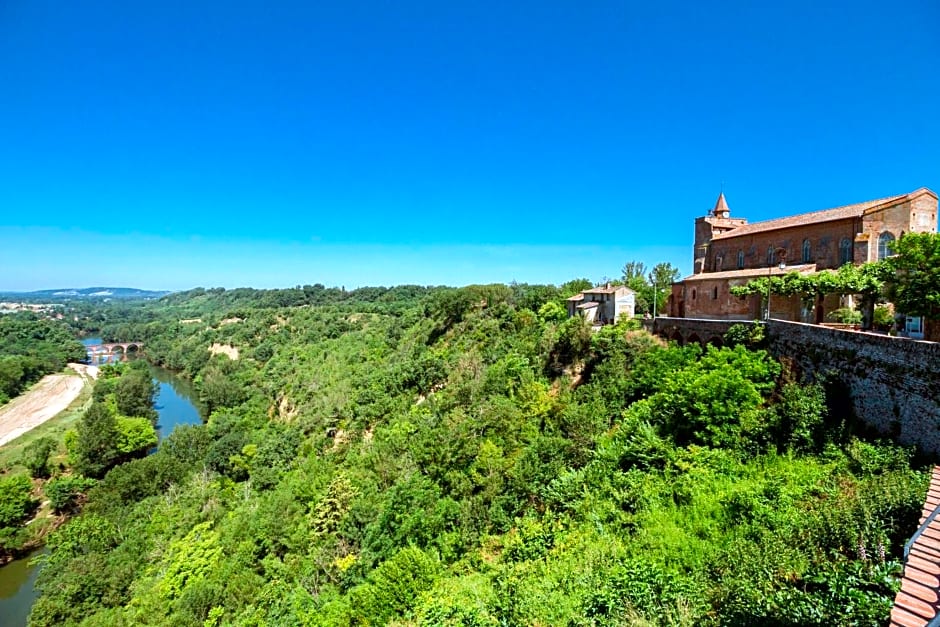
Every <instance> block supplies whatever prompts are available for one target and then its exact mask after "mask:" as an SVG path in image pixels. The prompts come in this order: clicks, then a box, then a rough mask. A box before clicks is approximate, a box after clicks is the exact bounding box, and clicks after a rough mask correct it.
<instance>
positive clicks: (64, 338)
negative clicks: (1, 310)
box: [0, 313, 85, 405]
mask: <svg viewBox="0 0 940 627" xmlns="http://www.w3.org/2000/svg"><path fill="white" fill-rule="evenodd" d="M83 359H85V348H84V347H83V346H82V344H81V342H78V341H76V340H75V338H73V337H72V336H71V335H69V332H68V329H67V327H66V326H65V325H63V324H61V323H58V322H55V321H52V320H43V319H41V318H39V317H38V316H36V315H35V314H32V313H18V314H8V315H2V316H0V405H2V404H4V403H6V402H7V401H8V400H10V399H11V398H13V397H14V396H16V395H18V394H20V393H21V392H23V390H25V389H26V387H27V386H29V384H31V383H34V382H35V381H38V380H39V379H40V378H41V377H42V376H43V375H46V374H50V373H53V372H58V371H59V370H62V369H63V368H65V364H66V363H68V362H69V361H81V360H83Z"/></svg>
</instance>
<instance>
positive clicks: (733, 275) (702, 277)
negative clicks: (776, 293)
mask: <svg viewBox="0 0 940 627" xmlns="http://www.w3.org/2000/svg"><path fill="white" fill-rule="evenodd" d="M791 272H799V273H800V274H808V273H811V272H816V264H815V263H802V264H799V265H793V266H785V267H784V269H783V270H781V269H780V268H779V267H777V266H773V268H769V267H768V268H745V269H743V270H722V271H721V272H702V273H700V274H692V275H689V276H687V277H685V278H684V279H682V281H683V282H684V281H707V280H709V279H759V278H760V277H762V276H767V275H768V274H773V275H774V276H780V275H781V274H790V273H791Z"/></svg>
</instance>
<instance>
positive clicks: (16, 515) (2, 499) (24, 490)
mask: <svg viewBox="0 0 940 627" xmlns="http://www.w3.org/2000/svg"><path fill="white" fill-rule="evenodd" d="M32 489H33V484H32V483H31V482H30V480H29V477H27V476H26V475H13V476H11V477H3V478H0V528H2V527H13V526H16V525H19V524H20V523H21V522H23V520H25V519H26V516H28V515H29V512H30V511H32V509H33V507H34V506H35V505H36V502H35V501H34V500H33V498H32V496H30V493H31V492H32Z"/></svg>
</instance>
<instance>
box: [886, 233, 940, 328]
mask: <svg viewBox="0 0 940 627" xmlns="http://www.w3.org/2000/svg"><path fill="white" fill-rule="evenodd" d="M894 253H895V254H894V256H892V257H889V258H888V259H887V260H886V262H885V263H886V265H887V266H888V268H890V269H891V270H892V271H893V274H892V275H891V276H890V277H889V278H888V281H889V290H888V295H889V298H890V299H891V300H892V301H893V302H894V305H895V307H896V308H897V310H898V311H901V312H903V313H905V314H907V315H910V316H924V317H926V318H929V319H931V320H938V319H940V233H908V234H907V235H904V236H902V237H901V238H900V239H898V240H897V241H896V242H895V243H894Z"/></svg>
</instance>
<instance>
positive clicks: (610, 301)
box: [567, 283, 636, 325]
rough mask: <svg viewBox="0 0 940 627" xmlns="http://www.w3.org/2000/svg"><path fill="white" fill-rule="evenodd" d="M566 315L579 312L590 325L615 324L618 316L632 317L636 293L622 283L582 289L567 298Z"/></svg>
mask: <svg viewBox="0 0 940 627" xmlns="http://www.w3.org/2000/svg"><path fill="white" fill-rule="evenodd" d="M567 305H568V317H569V318H570V317H572V316H574V315H576V314H581V315H583V316H584V317H585V319H586V320H587V321H588V322H590V323H591V324H592V325H602V324H616V323H617V322H618V321H619V320H620V318H622V317H627V318H632V317H633V312H634V310H635V308H636V293H635V292H634V291H633V290H631V289H630V288H629V287H624V286H622V285H619V286H614V287H611V285H610V283H608V284H607V285H605V286H604V287H595V288H592V289H589V290H584V291H583V292H581V293H580V294H577V295H575V296H572V297H571V298H569V299H568V302H567Z"/></svg>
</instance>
